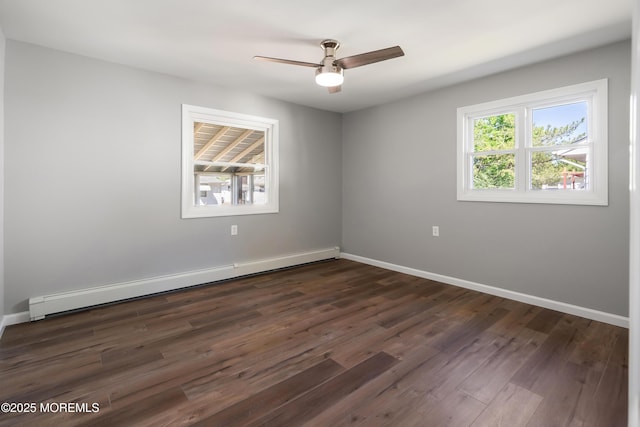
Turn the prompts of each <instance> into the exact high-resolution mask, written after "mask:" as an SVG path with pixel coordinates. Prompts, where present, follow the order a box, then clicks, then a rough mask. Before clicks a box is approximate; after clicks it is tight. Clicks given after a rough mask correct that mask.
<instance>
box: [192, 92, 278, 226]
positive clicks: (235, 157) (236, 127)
mask: <svg viewBox="0 0 640 427" xmlns="http://www.w3.org/2000/svg"><path fill="white" fill-rule="evenodd" d="M274 212H278V121H277V120H274V119H267V118H263V117H256V116H248V115H244V114H238V113H232V112H228V111H220V110H213V109H210V108H204V107H196V106H192V105H183V106H182V217H183V218H200V217H211V216H230V215H247V214H262V213H274Z"/></svg>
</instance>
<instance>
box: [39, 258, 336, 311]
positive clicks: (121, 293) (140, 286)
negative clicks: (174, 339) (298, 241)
mask: <svg viewBox="0 0 640 427" xmlns="http://www.w3.org/2000/svg"><path fill="white" fill-rule="evenodd" d="M339 256H340V248H338V247H335V248H329V249H322V250H318V251H312V252H301V253H297V254H291V255H285V256H281V257H275V258H268V259H262V260H257V261H251V262H246V263H239V264H233V265H225V266H220V267H214V268H208V269H204V270H196V271H189V272H185V273H179V274H171V275H167V276H159V277H152V278H148V279H142V280H133V281H130V282H123V283H114V284H110V285H104V286H98V287H94V288H88V289H81V290H77V291H69V292H60V293H56V294H51V295H44V296H40V297H34V298H29V317H30V319H31V320H40V319H42V318H44V317H45V316H46V315H48V314H53V313H60V312H64V311H68V310H75V309H79V308H85V307H90V306H94V305H99V304H105V303H110V302H115V301H121V300H125V299H129V298H135V297H140V296H145V295H150V294H154V293H158V292H165V291H172V290H176V289H181V288H186V287H189V286H195V285H200V284H205V283H210V282H216V281H220V280H226V279H233V278H236V277H241V276H246V275H248V274H255V273H261V272H264V271H269V270H275V269H278V268H285V267H292V266H295V265H299V264H305V263H308V262H315V261H322V260H325V259H330V258H338V257H339Z"/></svg>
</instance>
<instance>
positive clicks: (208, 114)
mask: <svg viewBox="0 0 640 427" xmlns="http://www.w3.org/2000/svg"><path fill="white" fill-rule="evenodd" d="M195 122H203V123H211V124H216V125H221V126H232V127H240V128H245V129H254V130H258V131H262V132H264V144H265V147H264V150H265V161H264V163H265V165H264V167H265V193H266V198H267V200H266V203H264V204H251V205H205V206H197V205H196V204H195V203H194V194H195V187H194V186H195V180H194V161H193V157H194V152H193V138H194V134H193V128H194V123H195ZM278 130H279V122H278V120H276V119H270V118H265V117H258V116H252V115H247V114H240V113H234V112H230V111H223V110H216V109H212V108H207V107H199V106H195V105H188V104H183V105H182V195H181V200H182V218H206V217H219V216H235V215H254V214H270V213H277V212H278V211H279V197H278V189H279V178H278V177H279V171H278V137H279V132H278Z"/></svg>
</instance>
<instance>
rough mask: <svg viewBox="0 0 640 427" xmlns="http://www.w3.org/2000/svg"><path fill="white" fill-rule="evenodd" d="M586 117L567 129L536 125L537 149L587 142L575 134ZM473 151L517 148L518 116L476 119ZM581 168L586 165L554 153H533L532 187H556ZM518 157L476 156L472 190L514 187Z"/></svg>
mask: <svg viewBox="0 0 640 427" xmlns="http://www.w3.org/2000/svg"><path fill="white" fill-rule="evenodd" d="M584 121H585V118H584V117H583V118H582V119H581V120H576V121H574V122H571V123H569V124H567V125H565V126H560V127H551V126H546V127H544V126H534V128H533V130H532V142H533V146H534V147H556V146H566V145H571V144H575V143H577V142H580V141H581V140H583V139H584V137H585V134H584V133H580V134H576V130H577V128H578V127H579V126H580V125H581V124H582V123H584ZM473 145H474V152H476V153H481V152H488V151H503V150H512V149H514V148H515V114H500V115H495V116H490V117H483V118H480V119H476V120H475V121H474V126H473ZM578 165H582V166H583V167H584V166H585V165H584V162H579V161H575V160H570V161H569V162H567V161H565V160H564V159H563V158H562V157H560V156H557V155H555V154H553V153H552V152H551V151H544V152H534V153H532V164H531V175H532V179H531V181H532V182H531V184H532V187H533V188H542V187H543V186H545V185H548V186H555V185H557V184H559V183H561V182H562V181H563V174H564V176H569V177H570V175H571V174H570V173H569V174H567V172H572V171H574V172H579V171H582V170H584V169H583V168H580V167H579V166H578ZM514 186H515V155H514V154H511V153H505V154H496V153H492V154H478V155H476V156H474V157H473V187H474V188H478V189H483V188H485V189H486V188H514Z"/></svg>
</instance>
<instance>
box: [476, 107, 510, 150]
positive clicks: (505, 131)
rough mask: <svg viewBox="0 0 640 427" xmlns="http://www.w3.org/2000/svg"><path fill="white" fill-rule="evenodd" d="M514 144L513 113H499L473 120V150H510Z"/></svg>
mask: <svg viewBox="0 0 640 427" xmlns="http://www.w3.org/2000/svg"><path fill="white" fill-rule="evenodd" d="M515 146H516V116H515V114H500V115H496V116H489V117H482V118H479V119H475V120H474V121H473V151H475V152H479V151H497V150H511V149H513V148H515Z"/></svg>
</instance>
